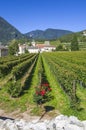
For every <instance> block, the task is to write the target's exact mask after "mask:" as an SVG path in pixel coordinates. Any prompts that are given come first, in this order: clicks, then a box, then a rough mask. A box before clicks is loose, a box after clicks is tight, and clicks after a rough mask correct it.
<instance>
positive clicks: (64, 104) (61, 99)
mask: <svg viewBox="0 0 86 130" xmlns="http://www.w3.org/2000/svg"><path fill="white" fill-rule="evenodd" d="M42 59H43V64H44V68H45V73H46V76H47V79H48V81H49V83H50V86H51V88H52V95H54V99H53V100H52V101H50V102H49V103H47V104H49V105H53V106H54V107H55V108H56V109H58V110H59V111H60V112H61V113H64V109H65V110H67V109H69V100H68V97H67V96H66V95H65V93H64V92H63V90H62V89H61V87H60V86H59V84H58V83H57V81H56V80H55V76H54V75H53V74H52V72H51V71H50V68H49V66H48V64H47V63H46V61H45V59H44V57H42Z"/></svg>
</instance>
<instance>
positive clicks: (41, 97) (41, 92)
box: [34, 83, 52, 105]
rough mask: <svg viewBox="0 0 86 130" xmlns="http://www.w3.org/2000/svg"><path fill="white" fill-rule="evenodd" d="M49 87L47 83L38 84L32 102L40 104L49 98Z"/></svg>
mask: <svg viewBox="0 0 86 130" xmlns="http://www.w3.org/2000/svg"><path fill="white" fill-rule="evenodd" d="M51 90H52V89H51V87H50V86H49V84H48V83H43V84H41V85H40V86H38V87H36V90H35V94H34V102H36V103H37V104H39V105H41V104H43V103H45V102H46V101H49V100H50V97H51V96H50V92H51Z"/></svg>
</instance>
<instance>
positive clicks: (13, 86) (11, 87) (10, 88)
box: [6, 81, 22, 97]
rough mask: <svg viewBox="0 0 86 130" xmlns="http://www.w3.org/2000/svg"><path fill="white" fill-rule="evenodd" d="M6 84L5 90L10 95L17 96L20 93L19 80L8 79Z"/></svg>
mask: <svg viewBox="0 0 86 130" xmlns="http://www.w3.org/2000/svg"><path fill="white" fill-rule="evenodd" d="M6 86H7V92H8V93H9V94H10V95H11V97H18V96H19V95H20V94H21V91H22V88H21V84H20V82H13V81H10V82H9V83H8V84H7V85H6Z"/></svg>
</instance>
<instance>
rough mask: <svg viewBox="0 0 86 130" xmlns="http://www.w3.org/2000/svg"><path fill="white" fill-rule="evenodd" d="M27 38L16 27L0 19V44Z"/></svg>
mask: <svg viewBox="0 0 86 130" xmlns="http://www.w3.org/2000/svg"><path fill="white" fill-rule="evenodd" d="M23 37H25V36H24V35H23V34H21V33H20V32H19V31H18V30H17V29H16V28H15V27H13V26H12V25H11V24H9V23H8V22H7V21H6V20H5V19H3V18H2V17H0V44H7V43H8V42H9V41H10V40H12V39H14V38H15V39H21V38H23Z"/></svg>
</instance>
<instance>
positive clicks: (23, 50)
mask: <svg viewBox="0 0 86 130" xmlns="http://www.w3.org/2000/svg"><path fill="white" fill-rule="evenodd" d="M18 46H19V52H18V54H24V53H25V51H26V50H27V48H28V47H27V45H26V44H19V45H18Z"/></svg>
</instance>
